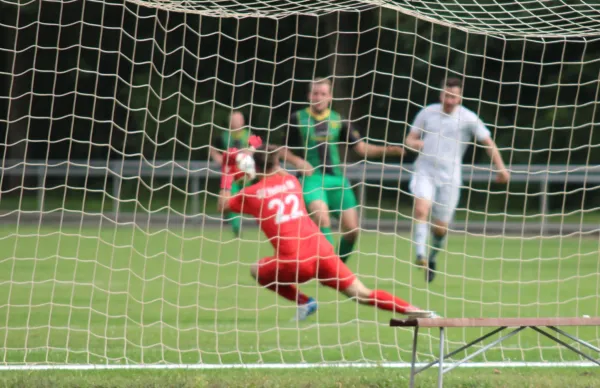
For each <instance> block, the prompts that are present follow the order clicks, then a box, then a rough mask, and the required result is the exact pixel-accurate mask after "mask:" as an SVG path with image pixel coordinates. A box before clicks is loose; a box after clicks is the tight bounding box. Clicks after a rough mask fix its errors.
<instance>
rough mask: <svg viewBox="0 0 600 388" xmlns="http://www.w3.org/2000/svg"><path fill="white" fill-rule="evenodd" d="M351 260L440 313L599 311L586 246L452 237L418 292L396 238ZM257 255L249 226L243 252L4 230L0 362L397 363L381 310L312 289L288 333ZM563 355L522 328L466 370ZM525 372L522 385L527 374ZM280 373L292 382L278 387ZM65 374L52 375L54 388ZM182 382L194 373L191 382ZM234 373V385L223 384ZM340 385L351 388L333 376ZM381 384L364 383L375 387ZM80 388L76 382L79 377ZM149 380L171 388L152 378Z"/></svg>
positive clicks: (260, 251) (595, 272) (283, 304)
mask: <svg viewBox="0 0 600 388" xmlns="http://www.w3.org/2000/svg"><path fill="white" fill-rule="evenodd" d="M356 248H357V250H358V252H357V253H356V254H354V255H353V257H352V258H351V259H350V262H349V264H350V267H351V269H352V270H354V271H355V272H356V273H357V274H358V275H359V277H360V278H361V279H362V280H363V282H364V283H365V284H366V285H368V286H369V287H373V288H381V289H385V290H388V291H391V292H393V293H395V294H397V295H398V296H400V297H403V298H405V299H408V300H410V301H411V302H412V303H414V304H416V305H419V306H420V307H423V308H429V309H433V310H435V311H437V312H438V313H440V314H441V315H443V316H447V317H463V316H467V317H480V316H491V317H495V316H503V317H511V316H544V317H546V316H581V315H584V314H585V315H590V316H597V315H599V314H598V313H599V311H598V309H599V300H600V299H599V297H598V294H599V287H600V270H599V267H600V260H599V253H598V252H599V251H600V250H599V242H598V239H597V238H596V239H593V238H579V237H565V238H558V237H554V238H549V239H539V238H533V237H532V238H511V237H486V238H483V237H480V236H473V235H454V236H451V238H450V240H449V245H448V253H443V254H440V257H439V267H440V270H441V271H442V272H443V273H442V274H440V275H439V276H438V278H437V279H436V280H435V282H434V283H433V284H431V285H427V284H426V283H425V281H424V279H423V273H422V271H420V270H418V269H417V268H415V267H414V265H413V263H412V258H413V257H412V256H413V255H412V253H411V244H410V241H409V238H408V236H402V235H401V236H397V235H393V234H386V233H376V232H363V233H362V235H361V238H360V241H359V244H358V245H357V247H356ZM271 253H272V249H271V247H270V245H269V244H268V243H266V242H265V241H264V239H263V238H262V236H261V234H260V232H259V231H258V230H257V229H254V228H246V229H245V231H244V235H243V240H239V239H234V238H233V237H232V235H231V232H230V231H229V229H228V228H227V227H224V228H223V229H205V230H203V229H200V228H186V229H182V228H181V227H178V228H174V229H171V230H168V231H167V230H152V229H139V228H137V227H135V226H132V225H125V226H118V227H114V226H112V225H109V224H108V223H107V224H105V225H98V226H96V227H87V226H86V227H83V228H67V227H61V228H58V227H56V228H41V229H39V228H38V227H36V226H19V227H18V228H17V227H15V226H4V227H3V231H2V234H1V235H0V341H1V343H2V348H1V350H0V355H1V356H2V362H3V363H23V362H27V363H60V364H64V363H102V364H106V363H108V364H125V363H134V364H136V363H177V364H180V363H186V364H187V363H190V364H195V363H209V364H210V363H213V364H221V363H223V364H227V363H240V362H243V363H300V362H381V361H391V362H393V361H403V362H407V361H409V357H410V345H411V332H410V331H408V330H400V329H398V330H394V329H391V328H389V327H388V322H389V319H390V318H391V317H392V315H391V314H390V313H387V312H383V311H378V310H376V309H374V308H371V307H368V306H358V305H357V304H355V303H354V302H353V301H351V300H346V299H345V298H343V297H340V296H338V295H337V294H336V293H335V292H334V291H332V290H329V289H326V288H323V287H320V286H319V285H318V284H316V283H315V282H311V283H308V284H306V285H305V286H303V287H302V289H303V290H304V291H305V292H306V293H308V294H310V295H312V296H314V297H316V298H317V299H318V300H319V302H320V309H319V312H318V314H317V316H316V317H313V318H312V319H310V320H308V321H306V322H302V323H300V324H298V323H292V322H290V318H291V317H292V316H293V315H294V306H293V305H292V304H290V303H288V302H287V301H285V300H282V299H280V298H278V297H277V296H276V295H274V294H273V293H270V292H269V291H266V290H263V289H261V288H259V287H257V286H256V285H255V284H254V282H253V281H252V279H251V278H250V276H249V273H248V266H249V265H250V264H251V263H253V262H254V261H256V260H257V259H259V258H261V257H263V256H267V255H270V254H271ZM570 331H571V332H577V333H578V334H579V335H580V336H582V337H583V338H585V339H587V340H590V341H591V342H592V343H593V344H595V345H596V346H597V345H598V343H599V340H598V338H600V336H599V335H598V334H599V333H598V331H597V329H595V328H581V329H572V330H570ZM481 332H482V330H480V329H472V330H471V329H470V330H465V329H453V330H449V333H448V340H449V342H448V346H449V347H450V348H452V347H453V346H456V345H458V344H460V343H463V342H464V341H466V340H469V339H472V338H473V337H474V336H476V335H478V334H480V333H481ZM436 334H437V333H436V332H435V331H431V332H427V331H424V332H423V334H422V336H421V343H420V347H419V356H420V361H428V360H429V359H430V355H431V354H432V353H435V349H436V348H437V336H436ZM575 359H576V358H575V357H574V356H573V355H571V354H570V353H569V352H568V351H564V350H560V349H559V348H558V347H557V346H556V345H554V344H552V343H550V342H548V341H546V340H545V339H543V338H540V336H539V335H537V334H535V333H533V332H525V333H523V334H522V335H520V336H518V337H516V338H514V339H512V340H510V341H507V342H505V343H504V344H503V345H502V347H498V348H496V349H494V350H491V351H489V352H488V353H486V355H485V356H480V357H478V358H476V361H485V360H488V361H504V360H514V361H562V360H575ZM346 371H347V372H344V370H341V371H339V372H331V373H330V372H325V371H320V372H315V373H314V376H316V377H315V379H314V380H311V379H310V378H309V377H310V376H309V375H307V373H308V372H301V371H298V372H292V371H278V372H277V373H276V374H273V373H271V372H269V371H264V370H263V371H256V372H252V373H255V374H254V375H252V376H255V377H252V378H250V377H246V375H245V374H244V373H246V372H239V371H238V372H229V371H227V372H225V371H220V372H218V371H215V372H209V373H207V372H202V373H192V372H185V373H184V372H181V373H180V372H177V373H175V374H174V375H171V376H175V377H172V378H175V379H177V378H181V379H182V380H181V381H183V384H184V385H185V384H188V383H190V384H192V385H193V386H202V384H205V383H206V384H207V385H208V386H212V384H217V383H219V380H218V379H219V378H221V380H222V382H223V384H224V386H225V385H226V386H232V385H236V386H237V385H242V386H243V384H245V383H250V382H251V381H254V385H252V384H251V385H246V386H290V385H289V384H288V383H287V381H288V380H286V379H287V378H288V377H285V376H292V377H290V379H291V380H289V381H290V384H291V382H294V384H295V383H299V382H306V384H305V385H300V386H307V385H308V386H310V385H311V384H313V385H314V386H322V385H321V384H318V382H319V381H322V382H323V383H324V386H327V385H331V386H339V385H336V384H337V383H336V381H338V380H339V379H338V380H335V379H336V378H337V377H336V376H338V377H339V378H340V379H342V380H343V381H344V382H348V381H354V382H355V383H356V386H363V385H361V384H363V383H365V384H366V383H367V382H365V381H363V380H361V376H363V375H364V376H369V375H370V373H373V372H372V371H367V370H361V369H356V370H351V371H350V370H346ZM348 371H349V372H348ZM474 371H475V370H473V369H465V370H464V371H461V372H459V373H458V374H457V375H456V376H457V377H456V378H458V379H459V380H457V384H459V383H460V384H462V383H461V381H463V380H460V379H461V377H460V376H463V379H467V380H464V381H463V382H465V381H467V382H468V379H469V378H474V377H476V376H478V375H480V374H479V373H478V372H477V373H475V372H474ZM561 371H566V370H561V369H557V370H553V372H551V373H547V372H544V371H541V372H539V376H540V378H541V377H545V378H548V376H552V375H556V376H557V378H556V381H562V380H561V379H562V377H560V376H563V375H564V376H568V375H569V373H573V374H575V375H577V374H579V373H584V372H579V371H578V370H573V371H572V372H564V373H566V374H563V372H561ZM65 373H66V372H65ZM94 373H96V372H94ZM110 373H113V372H110ZM248 373H250V372H248ZM288 373H289V374H288ZM397 373H400V374H402V375H403V376H406V374H407V371H406V370H401V371H389V370H387V371H386V372H381V373H379V372H377V373H375V375H376V376H379V377H378V378H375V377H374V380H373V381H379V380H381V379H384V380H385V379H386V378H387V377H386V376H388V377H389V379H391V380H390V381H399V380H396V378H395V377H393V376H396V374H397ZM453 373H454V372H453ZM491 373H492V371H491V370H487V369H486V370H485V372H484V374H485V375H486V376H487V375H488V374H491ZM502 373H503V372H502V370H501V371H500V373H499V374H500V375H502ZM523 373H524V375H525V377H524V378H525V380H524V381H529V380H527V379H529V377H527V376H529V375H527V373H529V372H523ZM523 373H521V372H516V374H517V375H521V374H523ZM531 373H533V375H531V376H534V375H536V373H538V372H536V371H533V372H531ZM585 373H587V372H585ZM256 374H258V375H256ZM296 374H299V375H298V376H304V377H298V378H297V379H294V378H293V376H296ZM34 375H36V374H29V375H28V376H34ZM77 375H78V374H77V373H70V374H66V376H67V377H65V378H66V379H67V380H65V381H67V382H68V381H71V380H69V379H71V378H73V379H75V378H76V376H77ZM127 375H131V376H136V375H137V374H135V373H134V374H130V372H126V373H119V372H115V374H114V376H115V379H116V380H115V381H117V380H119V379H122V378H125V376H127ZM325 375H327V376H333V377H332V378H329V377H325ZM375 375H374V376H375ZM20 376H21V377H22V374H19V373H16V372H15V373H10V374H5V375H4V377H5V378H6V379H8V380H5V382H7V383H9V384H12V383H15V384H17V385H18V384H19V381H21V380H19V379H20V378H21V377H20ZM38 376H39V374H38ZM44 376H45V377H44V379H42V380H43V381H46V380H47V379H48V378H54V377H53V376H60V373H59V372H56V373H55V372H53V373H50V374H46V375H44ZM63 376H65V375H63ZM69 376H70V377H69ZM74 376H75V377H74ZM83 376H85V374H84V375H83ZM119 376H120V377H119ZM198 376H204V377H202V378H201V379H200V380H198ZM215 376H221V377H219V378H217V377H215ZM236 376H237V378H239V380H236V381H239V382H240V383H239V384H238V383H235V384H234V383H231V382H232V381H233V380H231V379H235V378H236ZM256 376H262V377H256ZM269 376H278V377H277V378H278V379H280V380H277V381H279V383H277V384H279V385H264V384H263V382H265V381H267V380H268V378H269ZM306 376H309V377H306ZM319 376H320V377H319ZM352 376H354V377H356V379H355V380H348V379H349V378H351V377H352ZM390 376H391V377H390ZM450 376H452V374H451V375H450ZM450 376H449V377H450ZM469 376H470V377H469ZM46 377H47V378H46ZM305 377H306V378H307V379H308V380H306V379H305ZM592 377H595V378H596V379H597V376H594V375H593V374H592V375H590V378H592ZM169 378H171V377H169ZM100 379H101V378H100ZM202 379H204V380H202ZM265 379H267V380H265ZM281 379H283V380H281ZM320 379H321V380H320ZM378 379H379V380H378ZM494 379H496V380H498V379H500V380H498V381H500V382H499V384H500V386H502V385H504V386H512V385H513V383H515V384H520V385H524V386H528V385H527V383H526V382H517V381H516V380H510V381H508V382H507V381H505V382H502V381H501V378H500V377H497V378H496V377H493V376H492V377H491V380H485V381H495V380H494ZM42 380H40V381H42ZM342 380H339V381H342ZM384 380H381V384H380V383H377V384H379V385H383V386H385V384H386V383H385V381H384ZM580 380H581V381H584V382H585V381H588V380H586V378H583V379H580ZM11 381H12V383H10V382H11ZM48 381H50V380H48ZM73 381H75V380H73ZM82 381H83V382H84V383H85V381H86V378H84V380H82ZM91 381H93V379H92V380H89V381H88V382H91ZM99 381H101V380H99ZM140 381H144V380H140ZM152 381H154V380H152ZM157 381H159V380H157ZM174 381H175V380H174ZM424 381H428V380H424ZM449 381H452V380H449ZM477 381H481V380H477ZM519 381H520V380H519ZM194 382H197V383H198V384H197V385H194V384H196V383H194ZM228 382H229V383H228ZM431 382H433V380H431ZM50 383H51V381H50ZM51 384H52V385H54V383H51ZM165 384H166V385H170V384H171V383H169V382H168V381H166V380H165ZM344 384H346V383H344ZM344 384H342V386H353V385H347V384H346V385H344ZM474 384H475V383H474ZM84 385H85V384H84ZM176 385H181V384H179V383H177V384H176ZM192 385H190V386H192ZM292 385H293V384H292ZM295 386H298V385H295ZM365 386H367V385H365ZM390 386H398V385H390ZM400 386H402V385H400ZM459 386H482V385H481V384H475V385H459ZM483 386H485V385H483ZM533 386H535V385H533ZM546 386H547V385H546Z"/></svg>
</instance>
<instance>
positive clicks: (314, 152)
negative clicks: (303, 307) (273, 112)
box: [283, 79, 404, 262]
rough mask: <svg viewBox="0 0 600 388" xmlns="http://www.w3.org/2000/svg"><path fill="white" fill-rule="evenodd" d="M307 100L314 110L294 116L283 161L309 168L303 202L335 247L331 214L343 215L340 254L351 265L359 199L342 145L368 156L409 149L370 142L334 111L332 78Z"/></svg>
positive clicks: (314, 89) (312, 88)
mask: <svg viewBox="0 0 600 388" xmlns="http://www.w3.org/2000/svg"><path fill="white" fill-rule="evenodd" d="M308 99H309V102H310V106H309V107H308V108H306V109H301V110H299V111H296V112H295V113H293V114H292V116H291V117H290V120H289V127H288V130H287V132H286V134H285V143H286V147H284V150H283V154H284V159H285V160H286V161H289V162H291V163H292V164H293V165H295V166H296V167H299V168H301V169H302V170H304V177H303V180H302V187H303V196H304V201H305V202H306V204H307V206H308V210H309V211H310V214H311V215H312V218H313V220H314V221H315V223H316V224H317V225H319V227H320V229H321V231H322V232H323V234H324V235H325V237H326V238H327V240H329V242H330V243H332V244H333V237H332V235H331V218H330V211H331V212H335V213H336V214H339V215H338V217H339V219H340V222H341V226H342V232H343V235H342V238H341V240H340V244H339V248H338V254H339V256H340V258H341V259H342V261H343V262H346V261H347V260H348V257H349V256H350V254H351V253H352V250H353V247H354V243H355V242H356V239H357V237H358V228H359V221H358V212H357V210H356V207H357V201H356V197H355V196H354V192H353V191H352V188H351V186H350V183H349V182H348V179H346V177H344V175H343V173H342V166H341V161H340V155H339V151H338V146H339V144H341V143H346V144H348V145H350V146H351V147H352V148H353V149H354V151H356V153H357V154H358V155H360V156H361V157H363V158H372V157H381V156H383V155H387V156H402V155H403V154H404V148H402V147H398V146H377V145H372V144H368V143H366V142H365V141H364V140H363V139H362V138H361V135H360V133H359V131H358V130H356V128H354V127H353V126H351V124H350V122H349V121H348V120H345V119H343V118H342V117H341V116H340V114H339V113H337V112H335V111H333V110H331V109H330V108H329V106H330V104H331V100H332V93H331V82H330V81H329V80H328V79H317V80H314V81H312V82H311V85H310V87H309V91H308ZM296 153H297V154H296ZM299 155H301V156H299Z"/></svg>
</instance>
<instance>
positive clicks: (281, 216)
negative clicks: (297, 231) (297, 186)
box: [267, 194, 304, 225]
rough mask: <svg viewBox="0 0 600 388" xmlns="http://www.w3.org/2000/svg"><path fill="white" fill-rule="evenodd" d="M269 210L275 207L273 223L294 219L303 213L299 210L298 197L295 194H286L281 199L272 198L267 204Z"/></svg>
mask: <svg viewBox="0 0 600 388" xmlns="http://www.w3.org/2000/svg"><path fill="white" fill-rule="evenodd" d="M267 207H268V208H269V210H274V209H276V215H275V223H276V224H277V225H279V224H283V223H285V222H288V221H291V220H295V219H297V218H300V217H302V216H303V215H304V212H303V211H302V210H300V199H299V198H298V196H297V195H296V194H288V195H286V197H285V198H284V199H283V201H282V200H281V199H279V198H273V199H272V200H270V201H269V204H268V205H267Z"/></svg>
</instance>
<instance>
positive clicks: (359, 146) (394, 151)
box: [353, 140, 404, 158]
mask: <svg viewBox="0 0 600 388" xmlns="http://www.w3.org/2000/svg"><path fill="white" fill-rule="evenodd" d="M353 148H354V151H356V153H357V154H358V155H360V156H361V157H363V158H364V157H366V158H380V157H382V156H383V155H386V156H402V155H404V147H399V146H379V145H375V144H369V143H367V142H365V141H364V140H361V141H359V142H358V143H356V144H355V145H354V147H353Z"/></svg>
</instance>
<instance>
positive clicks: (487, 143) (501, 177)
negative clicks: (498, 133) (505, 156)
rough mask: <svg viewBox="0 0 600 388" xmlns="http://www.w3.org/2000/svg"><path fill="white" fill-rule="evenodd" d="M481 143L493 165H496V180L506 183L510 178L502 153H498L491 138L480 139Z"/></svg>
mask: <svg viewBox="0 0 600 388" xmlns="http://www.w3.org/2000/svg"><path fill="white" fill-rule="evenodd" d="M481 144H482V145H483V146H484V147H485V151H486V152H487V154H488V156H489V157H490V159H492V163H494V166H496V170H498V173H497V174H496V182H498V183H508V181H509V180H510V172H509V171H508V169H507V168H506V166H505V165H504V161H503V160H502V155H501V154H500V150H498V147H497V146H496V143H495V142H494V140H492V138H487V139H485V140H483V141H481Z"/></svg>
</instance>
